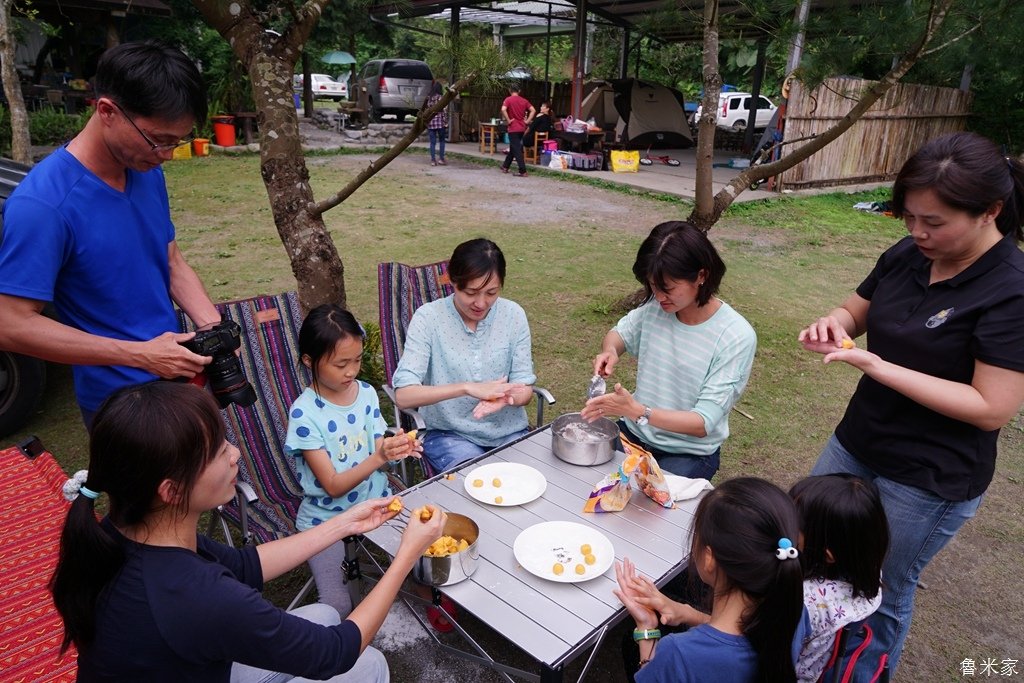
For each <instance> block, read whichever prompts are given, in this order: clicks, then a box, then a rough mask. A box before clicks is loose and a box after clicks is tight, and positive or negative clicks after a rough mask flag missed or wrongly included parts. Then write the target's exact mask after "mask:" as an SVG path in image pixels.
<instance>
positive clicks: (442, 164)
mask: <svg viewBox="0 0 1024 683" xmlns="http://www.w3.org/2000/svg"><path fill="white" fill-rule="evenodd" d="M437 165H438V166H447V165H448V162H447V161H445V160H444V159H441V161H439V162H437Z"/></svg>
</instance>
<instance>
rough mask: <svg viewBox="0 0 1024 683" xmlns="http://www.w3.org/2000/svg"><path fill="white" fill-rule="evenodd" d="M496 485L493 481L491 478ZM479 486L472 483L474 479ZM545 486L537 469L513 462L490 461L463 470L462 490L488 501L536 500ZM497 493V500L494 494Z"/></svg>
mask: <svg viewBox="0 0 1024 683" xmlns="http://www.w3.org/2000/svg"><path fill="white" fill-rule="evenodd" d="M495 479H497V480H498V481H499V482H500V484H501V485H500V486H495V485H494V480H495ZM477 481H479V482H480V486H474V485H473V484H474V482H477ZM547 487H548V480H547V479H545V478H544V475H543V474H541V473H540V472H539V471H538V470H536V469H534V468H532V467H530V466H529V465H520V464H519V463H516V462H492V463H489V464H487V465H482V466H480V467H477V468H476V469H475V470H473V471H472V472H469V473H467V474H466V493H468V494H469V495H471V496H472V497H473V498H476V499H477V500H479V501H480V502H481V503H487V504H488V505H499V506H502V507H508V506H509V505H522V504H524V503H529V502H530V501H531V500H536V499H537V498H540V497H541V495H543V493H544V490H545V489H547ZM498 496H500V497H501V502H500V503H498V502H495V498H497V497H498Z"/></svg>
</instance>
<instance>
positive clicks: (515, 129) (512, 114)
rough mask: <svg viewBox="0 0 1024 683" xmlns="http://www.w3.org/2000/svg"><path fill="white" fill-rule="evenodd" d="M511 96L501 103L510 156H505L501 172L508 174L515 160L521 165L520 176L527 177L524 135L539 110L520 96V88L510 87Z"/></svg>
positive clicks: (516, 86)
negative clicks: (506, 128) (506, 126)
mask: <svg viewBox="0 0 1024 683" xmlns="http://www.w3.org/2000/svg"><path fill="white" fill-rule="evenodd" d="M508 91H509V96H508V97H506V98H505V101H504V102H502V103H501V117H502V118H503V119H505V123H506V124H507V125H508V154H506V155H505V163H503V164H502V165H501V172H502V173H508V169H509V168H511V166H512V160H513V159H515V161H516V163H517V164H518V165H519V174H518V175H519V176H520V177H525V176H526V162H525V161H524V160H523V134H524V133H525V132H526V127H527V126H529V125H530V122H531V121H533V117H534V116H535V115H536V114H537V110H536V109H534V108H533V105H532V104H530V102H529V100H527V99H526V98H525V97H523V96H521V95H520V94H519V86H518V85H513V86H510V87H509V89H508Z"/></svg>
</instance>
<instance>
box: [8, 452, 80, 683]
mask: <svg viewBox="0 0 1024 683" xmlns="http://www.w3.org/2000/svg"><path fill="white" fill-rule="evenodd" d="M66 479H67V476H66V475H65V474H64V471H63V470H62V469H61V467H60V465H58V464H57V462H56V461H55V460H54V459H53V456H52V455H50V454H49V453H43V454H42V455H40V456H39V457H37V458H35V459H34V460H29V459H28V458H26V457H25V456H24V455H23V454H22V453H21V451H19V450H18V449H17V448H14V447H11V448H6V449H4V450H0V671H2V672H3V676H2V678H3V680H4V681H11V682H12V683H20V682H22V681H24V682H25V683H37V682H40V681H74V680H75V673H76V670H77V654H76V653H75V652H74V649H72V650H71V651H70V652H68V654H66V655H65V656H64V657H63V658H62V659H58V656H57V655H58V653H59V652H60V641H61V638H62V636H63V633H64V631H63V626H62V625H61V621H60V617H59V616H58V615H57V610H56V609H54V607H53V602H52V601H51V599H50V592H49V590H48V589H47V584H48V583H49V581H50V575H51V574H52V573H53V568H54V565H55V564H56V563H57V553H58V549H59V544H60V530H61V527H62V526H63V524H64V516H65V513H66V511H67V508H68V503H67V501H65V500H64V496H63V495H62V494H61V492H60V490H61V486H63V484H64V482H65V480H66Z"/></svg>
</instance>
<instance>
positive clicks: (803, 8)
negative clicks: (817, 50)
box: [786, 0, 811, 76]
mask: <svg viewBox="0 0 1024 683" xmlns="http://www.w3.org/2000/svg"><path fill="white" fill-rule="evenodd" d="M810 11H811V0H800V7H798V8H797V10H796V36H794V37H793V46H792V48H790V50H789V59H787V60H786V75H787V76H788V75H790V74H791V73H793V72H794V71H795V70H796V68H797V67H798V66H800V57H801V55H803V52H804V34H805V33H806V31H807V15H808V14H810Z"/></svg>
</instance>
